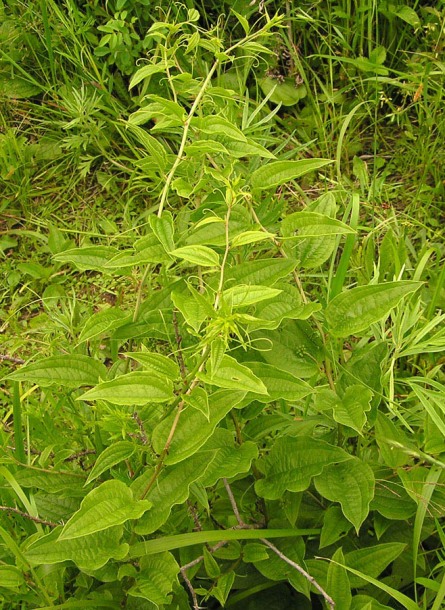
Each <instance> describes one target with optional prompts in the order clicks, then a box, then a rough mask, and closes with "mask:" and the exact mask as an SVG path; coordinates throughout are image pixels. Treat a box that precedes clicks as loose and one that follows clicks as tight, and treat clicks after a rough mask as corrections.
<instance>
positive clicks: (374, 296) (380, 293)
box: [325, 281, 422, 337]
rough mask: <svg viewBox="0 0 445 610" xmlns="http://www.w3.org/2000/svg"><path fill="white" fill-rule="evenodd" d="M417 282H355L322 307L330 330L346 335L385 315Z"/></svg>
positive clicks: (416, 288)
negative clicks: (354, 286)
mask: <svg viewBox="0 0 445 610" xmlns="http://www.w3.org/2000/svg"><path fill="white" fill-rule="evenodd" d="M421 285H422V283H421V282H411V281H401V282H388V283H386V284H374V285H368V286H358V287H357V288H352V289H351V290H346V291H345V292H342V293H341V294H339V295H337V296H336V297H334V298H333V299H332V301H330V302H329V304H328V306H327V307H326V310H325V316H326V321H327V323H328V325H329V327H330V332H331V333H332V334H333V335H334V336H335V337H347V336H348V335H354V334H357V333H361V332H363V331H365V330H367V329H368V328H369V327H370V326H371V324H374V323H375V322H378V321H379V320H381V319H382V318H386V316H388V314H389V312H390V311H391V309H393V308H394V307H396V305H397V304H398V303H399V302H400V301H401V300H402V299H403V297H404V296H406V295H408V294H411V293H413V292H415V291H416V290H418V289H419V288H420V286H421Z"/></svg>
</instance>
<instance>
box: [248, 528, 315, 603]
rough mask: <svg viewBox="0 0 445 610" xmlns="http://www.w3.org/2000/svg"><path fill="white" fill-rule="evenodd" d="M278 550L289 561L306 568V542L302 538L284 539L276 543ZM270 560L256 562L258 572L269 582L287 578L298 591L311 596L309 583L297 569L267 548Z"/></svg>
mask: <svg viewBox="0 0 445 610" xmlns="http://www.w3.org/2000/svg"><path fill="white" fill-rule="evenodd" d="M275 544H276V546H277V547H278V549H279V550H280V551H281V552H282V553H283V554H284V555H286V557H288V558H289V559H291V560H292V561H294V562H295V563H297V564H298V565H300V566H301V567H302V568H305V567H306V566H305V564H304V554H305V548H304V542H303V539H302V538H294V539H286V538H283V539H281V540H279V541H278V542H276V543H275ZM266 550H267V553H268V555H269V559H268V560H267V561H264V560H262V559H260V561H257V562H254V565H255V567H256V569H257V570H258V572H260V574H262V575H263V576H265V577H266V578H267V579H269V580H275V581H280V580H283V579H284V578H286V579H287V580H288V581H289V582H290V584H291V585H292V586H293V587H294V588H295V589H296V590H297V591H301V592H302V593H303V594H304V595H306V596H307V597H308V596H309V587H310V585H309V582H308V581H307V580H306V578H304V576H302V575H301V574H300V573H299V572H298V571H297V570H296V569H295V568H293V567H292V566H290V565H289V564H288V563H286V562H285V561H284V560H283V559H281V557H278V555H276V554H275V553H273V552H272V551H271V550H270V549H269V548H268V547H266Z"/></svg>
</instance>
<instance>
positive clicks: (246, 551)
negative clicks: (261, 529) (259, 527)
mask: <svg viewBox="0 0 445 610" xmlns="http://www.w3.org/2000/svg"><path fill="white" fill-rule="evenodd" d="M267 559H269V553H268V552H267V546H265V545H264V544H260V543H259V542H248V543H247V544H245V545H244V546H243V561H244V563H255V562H257V561H266V560H267Z"/></svg>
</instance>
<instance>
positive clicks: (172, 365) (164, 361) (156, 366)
mask: <svg viewBox="0 0 445 610" xmlns="http://www.w3.org/2000/svg"><path fill="white" fill-rule="evenodd" d="M124 356H127V357H128V358H131V359H132V360H136V362H139V364H142V367H143V369H144V370H145V371H148V372H152V373H154V374H156V375H158V376H161V377H168V378H169V379H171V380H172V381H176V379H178V377H179V366H178V365H177V364H176V362H175V361H174V360H173V358H167V356H163V355H162V354H156V353H154V352H125V353H124Z"/></svg>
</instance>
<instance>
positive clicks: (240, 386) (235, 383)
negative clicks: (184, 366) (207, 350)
mask: <svg viewBox="0 0 445 610" xmlns="http://www.w3.org/2000/svg"><path fill="white" fill-rule="evenodd" d="M197 377H198V378H199V379H201V380H202V381H205V382H206V383H209V384H211V385H216V386H218V387H219V388H228V389H234V390H241V391H244V392H255V394H267V388H266V386H265V385H264V383H263V382H262V381H261V379H259V378H258V377H257V376H256V375H254V373H252V371H251V370H250V369H249V368H247V367H246V366H244V365H243V364H240V363H239V362H238V361H237V360H235V358H232V356H228V355H227V354H225V355H224V356H223V357H222V358H221V362H220V364H219V367H218V368H217V369H216V371H212V372H211V373H210V374H209V373H199V374H198V375H197Z"/></svg>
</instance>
